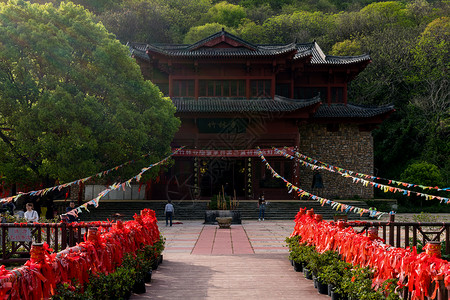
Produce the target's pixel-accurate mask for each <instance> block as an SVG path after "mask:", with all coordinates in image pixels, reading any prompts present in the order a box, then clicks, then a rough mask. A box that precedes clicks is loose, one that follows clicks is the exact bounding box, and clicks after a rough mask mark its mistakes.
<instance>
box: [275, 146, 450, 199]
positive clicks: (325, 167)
mask: <svg viewBox="0 0 450 300" xmlns="http://www.w3.org/2000/svg"><path fill="white" fill-rule="evenodd" d="M275 152H277V153H278V154H280V155H283V156H284V157H286V158H289V159H294V158H295V159H296V160H298V161H299V162H301V163H302V165H304V166H308V167H310V168H311V169H313V170H317V169H323V170H327V171H330V172H333V173H338V174H340V175H341V176H343V177H346V178H352V180H353V182H354V183H361V184H362V185H364V186H366V187H367V186H368V185H371V186H373V187H376V188H379V189H380V190H383V191H384V192H385V193H387V192H392V193H397V192H400V193H403V195H407V196H408V197H409V196H410V195H411V193H413V194H416V195H417V196H420V197H424V198H425V199H426V200H433V199H437V200H439V201H440V202H441V203H442V202H445V203H446V204H448V203H449V198H446V197H440V196H435V195H429V194H425V193H419V192H415V191H410V190H406V189H402V188H398V187H393V186H389V185H384V184H381V183H376V182H373V181H371V180H365V179H362V178H358V177H356V176H353V175H351V174H352V173H355V172H352V171H348V170H345V169H342V168H337V167H330V165H328V164H323V163H322V165H321V166H317V165H315V164H311V163H308V162H306V161H304V160H302V159H300V158H299V157H302V158H303V157H305V156H304V155H302V154H300V153H298V152H294V153H295V154H296V155H297V157H294V156H292V155H290V154H288V153H287V152H286V151H284V150H283V151H280V150H279V149H276V148H275ZM350 172H351V173H350ZM356 174H360V173H356ZM367 176H368V175H367ZM367 178H377V177H374V176H368V177H367ZM439 190H442V189H439Z"/></svg>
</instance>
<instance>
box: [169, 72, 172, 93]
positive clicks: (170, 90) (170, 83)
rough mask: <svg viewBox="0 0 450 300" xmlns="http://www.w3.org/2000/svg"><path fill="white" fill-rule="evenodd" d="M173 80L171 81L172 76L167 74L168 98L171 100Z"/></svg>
mask: <svg viewBox="0 0 450 300" xmlns="http://www.w3.org/2000/svg"><path fill="white" fill-rule="evenodd" d="M172 90H173V79H172V74H169V97H170V98H172V97H173V92H172Z"/></svg>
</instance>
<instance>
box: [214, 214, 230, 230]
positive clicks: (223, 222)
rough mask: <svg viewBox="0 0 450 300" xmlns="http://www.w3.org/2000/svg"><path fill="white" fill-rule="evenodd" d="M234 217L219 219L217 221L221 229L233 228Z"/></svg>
mask: <svg viewBox="0 0 450 300" xmlns="http://www.w3.org/2000/svg"><path fill="white" fill-rule="evenodd" d="M232 220H233V218H232V217H217V218H216V221H217V224H219V228H223V229H227V228H230V226H231V221H232Z"/></svg>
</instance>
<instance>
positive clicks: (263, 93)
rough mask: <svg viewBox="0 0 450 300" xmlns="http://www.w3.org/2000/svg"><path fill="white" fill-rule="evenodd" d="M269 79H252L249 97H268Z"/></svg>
mask: <svg viewBox="0 0 450 300" xmlns="http://www.w3.org/2000/svg"><path fill="white" fill-rule="evenodd" d="M270 85H271V81H270V80H252V81H251V83H250V86H251V92H252V93H251V97H270Z"/></svg>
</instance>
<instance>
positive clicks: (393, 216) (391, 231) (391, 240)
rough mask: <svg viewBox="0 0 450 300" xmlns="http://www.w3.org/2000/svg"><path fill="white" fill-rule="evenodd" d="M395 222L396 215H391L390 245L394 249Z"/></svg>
mask: <svg viewBox="0 0 450 300" xmlns="http://www.w3.org/2000/svg"><path fill="white" fill-rule="evenodd" d="M394 222H395V214H390V215H389V245H391V246H392V247H394V246H395V245H394V230H395V226H394Z"/></svg>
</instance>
